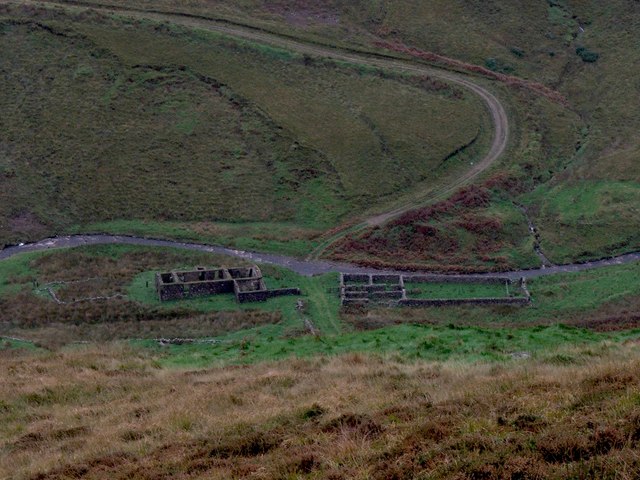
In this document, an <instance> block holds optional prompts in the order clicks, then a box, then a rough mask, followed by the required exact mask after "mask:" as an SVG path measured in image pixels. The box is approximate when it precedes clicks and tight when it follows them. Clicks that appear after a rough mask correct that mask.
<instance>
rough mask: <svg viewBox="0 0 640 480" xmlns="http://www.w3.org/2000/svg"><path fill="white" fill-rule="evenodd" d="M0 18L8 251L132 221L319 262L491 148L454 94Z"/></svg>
mask: <svg viewBox="0 0 640 480" xmlns="http://www.w3.org/2000/svg"><path fill="white" fill-rule="evenodd" d="M4 9H5V11H4V13H3V14H2V15H3V17H2V18H1V19H0V21H1V23H2V28H1V29H0V32H1V34H0V42H2V48H1V49H0V51H1V52H2V54H1V55H2V65H3V70H2V81H3V86H4V87H5V88H3V89H2V93H1V94H0V95H2V96H1V97H0V105H1V106H2V110H3V112H5V115H3V116H2V119H1V120H0V122H2V123H1V125H0V126H1V127H2V128H1V130H2V133H1V134H0V135H2V137H1V138H0V172H1V175H0V182H1V186H2V192H3V200H4V201H3V202H2V203H1V205H0V209H1V210H0V236H1V238H0V241H4V242H10V241H14V242H15V241H18V240H25V239H27V238H35V237H38V236H42V235H44V234H50V233H53V232H56V231H57V232H60V231H64V230H67V231H68V230H71V229H72V228H76V229H82V225H89V224H93V225H96V224H98V223H99V225H101V226H102V227H103V228H104V229H117V228H118V225H123V223H122V220H129V221H131V223H130V224H129V225H130V227H129V228H130V230H131V229H132V228H133V227H132V226H135V227H137V228H138V229H143V230H144V229H146V230H147V231H148V232H149V231H152V229H153V228H154V227H153V225H158V224H160V225H162V223H163V222H173V225H178V227H177V229H184V230H186V231H187V232H190V235H191V236H192V237H199V236H200V237H206V238H211V239H214V240H216V239H217V240H220V239H225V238H227V239H229V237H234V236H235V237H243V236H249V237H253V238H254V242H255V241H256V239H257V241H258V242H262V243H263V244H265V245H263V246H266V248H270V247H271V248H273V246H272V245H270V244H269V241H268V240H264V239H263V240H261V239H260V237H261V235H262V236H264V235H265V233H264V232H265V231H269V233H270V235H271V239H273V237H276V238H275V239H274V240H275V241H278V240H281V241H282V240H289V241H294V242H298V244H296V245H294V246H293V247H291V248H289V250H290V251H291V250H296V249H300V248H303V247H301V246H300V243H302V244H303V246H305V245H306V250H308V249H309V248H308V247H309V243H310V242H311V239H312V238H313V237H314V236H315V235H317V234H318V233H320V232H322V231H323V230H324V229H327V228H330V227H332V226H334V225H335V224H336V223H337V222H338V221H339V220H340V219H342V218H344V217H345V216H346V215H348V214H349V212H350V209H354V212H358V211H361V210H362V209H363V208H364V207H365V206H369V205H371V204H380V203H384V202H386V201H388V200H389V198H390V197H389V195H391V194H393V193H395V192H398V191H401V190H402V191H411V189H412V188H414V187H416V186H418V185H424V184H437V182H438V181H440V180H441V177H442V176H443V175H445V176H446V175H447V174H448V173H450V172H455V171H456V169H457V168H461V167H462V164H460V162H456V159H453V160H450V161H448V162H446V163H444V160H445V159H446V158H447V157H449V155H450V154H451V153H452V152H454V151H456V150H458V149H460V148H461V147H463V146H465V145H467V144H470V143H471V144H473V145H474V146H473V147H472V148H471V150H473V151H476V152H477V151H479V150H481V148H482V145H483V143H484V142H485V141H486V138H485V127H484V122H485V119H484V111H483V107H482V106H481V105H480V103H479V101H478V100H477V99H476V98H475V97H473V96H471V95H468V94H466V93H464V92H463V91H462V90H460V89H459V88H456V87H452V86H450V85H447V84H445V83H443V82H439V81H434V80H432V79H428V78H418V77H410V76H403V75H396V74H394V73H392V72H380V71H376V70H366V69H361V68H354V67H351V66H349V65H344V64H340V65H338V64H335V63H331V62H325V61H317V60H315V59H313V58H306V57H302V56H298V55H295V54H292V53H290V52H285V51H281V50H276V49H271V48H267V47H262V46H257V45H252V44H249V43H246V42H236V41H234V40H232V39H230V38H226V37H221V36H218V35H214V34H210V33H205V32H201V31H192V30H188V29H184V28H178V27H175V28H174V27H170V26H167V25H161V24H159V23H154V22H140V21H135V22H131V21H124V20H118V19H113V18H110V17H106V16H101V15H97V14H92V15H83V14H65V13H63V12H60V11H56V12H54V11H49V10H38V9H19V8H17V7H16V8H7V7H4ZM408 111H410V112H411V115H406V112H408ZM474 149H475V150H474ZM471 155H473V153H471ZM362 172H366V174H363V173H362ZM115 221H120V223H117V222H115ZM110 222H115V223H110ZM147 222H155V223H153V224H152V225H151V226H149V227H148V228H147V227H145V225H147ZM218 222H221V224H220V226H218V225H219V223H218ZM238 222H241V223H240V224H238ZM243 222H251V223H250V224H253V225H259V228H257V229H255V228H252V227H251V226H249V228H245V227H244V226H243V225H242V223H243ZM233 223H236V226H234V225H233ZM110 227H111V228H110ZM171 229H172V227H170V226H169V225H167V227H166V229H165V230H164V231H165V232H166V234H169V235H171V234H172V232H171ZM221 229H222V230H224V229H226V230H227V231H229V232H230V233H229V234H227V235H225V233H220V230H221ZM159 230H161V231H162V230H163V227H162V226H161V227H159ZM257 230H260V231H257ZM203 232H204V233H203ZM212 232H213V233H212ZM182 234H183V235H185V233H184V232H183V233H182ZM236 241H238V240H236ZM304 242H306V244H305V243H304ZM276 248H282V247H276Z"/></svg>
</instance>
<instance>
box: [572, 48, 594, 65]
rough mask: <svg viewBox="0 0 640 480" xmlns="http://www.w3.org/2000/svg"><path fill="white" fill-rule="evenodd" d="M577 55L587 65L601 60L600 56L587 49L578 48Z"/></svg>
mask: <svg viewBox="0 0 640 480" xmlns="http://www.w3.org/2000/svg"><path fill="white" fill-rule="evenodd" d="M576 54H577V55H578V56H579V57H580V58H581V59H582V61H583V62H586V63H595V62H597V61H598V58H600V54H599V53H596V52H593V51H591V50H589V49H588V48H586V47H578V48H576Z"/></svg>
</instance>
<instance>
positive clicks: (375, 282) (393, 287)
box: [340, 273, 531, 307]
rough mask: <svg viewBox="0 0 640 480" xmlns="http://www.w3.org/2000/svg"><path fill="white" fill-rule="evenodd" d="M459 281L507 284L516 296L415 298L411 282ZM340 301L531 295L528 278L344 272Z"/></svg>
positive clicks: (509, 299)
mask: <svg viewBox="0 0 640 480" xmlns="http://www.w3.org/2000/svg"><path fill="white" fill-rule="evenodd" d="M420 283H458V284H494V285H504V286H505V292H507V291H510V292H511V293H512V294H513V295H514V296H505V297H489V298H442V299H438V298H411V296H410V295H408V293H407V288H406V286H407V285H408V284H420ZM340 300H341V303H342V305H343V306H348V305H364V306H366V305H376V306H380V305H383V306H399V307H444V306H451V305H516V306H517V305H521V306H524V305H529V304H530V303H531V295H530V294H529V290H528V289H527V283H526V280H525V279H524V278H521V279H520V280H518V281H513V280H511V279H510V278H508V277H485V276H475V277H473V276H472V277H469V276H464V277H463V276H451V275H387V274H380V275H376V274H351V273H341V274H340Z"/></svg>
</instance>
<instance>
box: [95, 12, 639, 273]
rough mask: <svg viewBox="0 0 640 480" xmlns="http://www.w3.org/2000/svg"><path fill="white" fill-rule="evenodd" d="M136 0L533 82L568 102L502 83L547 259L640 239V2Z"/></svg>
mask: <svg viewBox="0 0 640 480" xmlns="http://www.w3.org/2000/svg"><path fill="white" fill-rule="evenodd" d="M87 3H90V2H87ZM94 3H103V4H112V5H125V6H131V5H132V4H131V2H124V1H120V0H108V1H106V0H105V1H104V2H94ZM133 6H135V7H137V8H142V9H153V10H158V11H167V12H172V11H178V12H183V13H191V14H196V15H202V16H208V17H212V18H224V19H228V20H231V21H235V22H241V23H247V24H250V25H254V26H258V27H260V28H265V29H268V30H272V31H276V32H280V33H283V34H287V35H292V36H296V37H300V38H304V39H307V40H310V41H315V42H321V43H329V44H336V45H343V46H350V47H355V48H359V49H365V50H371V49H376V48H377V47H376V44H377V43H378V42H380V41H384V42H387V43H392V44H396V45H405V46H408V47H414V48H417V49H419V50H422V51H425V52H433V53H435V54H438V55H443V56H446V57H450V58H453V59H456V60H460V61H463V62H467V63H468V64H470V65H477V66H482V67H485V68H489V69H492V70H494V71H496V72H500V73H506V74H510V75H514V76H517V77H522V78H524V79H528V80H531V81H536V82H541V83H542V84H544V85H546V86H547V87H549V88H551V89H554V90H557V91H558V92H559V93H560V94H561V95H562V96H564V97H565V98H566V100H567V105H568V106H567V107H566V108H563V109H560V110H561V111H558V109H556V108H552V107H549V106H546V105H544V104H543V103H544V102H541V101H540V100H539V99H536V98H531V97H530V96H527V95H524V96H523V92H515V91H513V90H511V91H509V92H506V95H507V96H509V97H511V103H512V106H513V108H514V111H512V112H511V113H512V116H513V118H514V119H515V120H516V124H517V126H518V131H517V132H516V136H515V137H516V138H515V142H516V143H515V145H514V149H513V151H512V152H511V154H510V156H509V158H508V159H507V164H506V165H505V167H504V168H505V169H506V170H508V171H509V173H510V174H512V175H513V176H514V177H516V178H517V179H519V181H522V182H524V183H525V184H526V190H528V191H532V192H533V193H531V194H529V195H523V192H522V191H519V192H515V193H514V194H513V195H512V197H513V198H516V199H517V200H518V201H519V202H520V203H526V204H527V205H528V206H529V208H530V212H531V214H532V215H533V217H534V218H535V220H536V222H537V223H538V224H539V227H540V231H541V234H542V242H543V247H544V249H545V251H546V253H547V255H548V256H549V257H550V258H551V259H552V260H553V261H557V262H564V261H568V260H570V259H583V258H593V257H599V256H604V255H608V254H612V253H617V252H620V251H629V250H634V249H638V248H639V247H640V243H639V242H640V239H639V238H638V236H637V233H636V232H637V231H638V226H639V225H640V212H639V211H638V207H637V206H638V205H639V204H640V203H639V200H640V198H639V195H640V192H639V191H638V175H640V168H639V167H638V165H640V163H639V162H638V161H637V160H638V158H639V157H638V155H639V154H638V146H639V145H640V138H639V137H638V135H637V131H638V128H639V127H640V124H639V122H640V120H638V118H639V117H638V115H637V114H636V110H637V109H636V105H635V102H634V101H633V100H632V99H635V98H637V96H638V94H639V89H640V86H639V85H638V82H637V79H636V76H635V73H634V70H633V68H630V66H631V65H635V64H637V63H638V61H640V48H638V43H637V41H636V35H635V32H636V31H637V29H638V27H639V26H640V7H639V6H638V3H637V2H628V1H625V0H615V1H612V2H607V4H606V6H605V5H603V4H602V2H596V1H587V2H583V1H580V2H578V1H573V0H546V1H543V0H540V1H535V2H527V3H526V4H523V3H522V2H521V3H513V2H511V3H509V2H499V1H492V2H479V1H471V2H470V1H462V0H455V1H444V0H433V1H430V2H421V1H418V0H401V1H394V2H386V1H382V2H371V1H364V0H363V1H358V2H344V1H341V0H333V1H330V2H323V4H322V5H317V4H314V3H311V2H300V1H297V0H295V1H294V0H279V1H265V2H263V1H257V0H244V1H239V2H238V1H233V2H231V1H222V2H216V4H215V5H212V4H211V3H210V2H206V1H194V2H189V4H188V5H185V4H184V3H182V2H176V1H174V0H147V1H142V0H140V1H137V2H135V3H134V4H133ZM387 53H391V54H398V53H397V52H387ZM398 55H399V54H398ZM496 87H497V86H496ZM497 88H498V87H497ZM563 117H564V118H563ZM603 190H604V191H603ZM576 192H580V194H577V193H576ZM565 210H571V211H572V213H571V214H566V213H565ZM603 232H606V235H604V234H603ZM577 240H579V241H577Z"/></svg>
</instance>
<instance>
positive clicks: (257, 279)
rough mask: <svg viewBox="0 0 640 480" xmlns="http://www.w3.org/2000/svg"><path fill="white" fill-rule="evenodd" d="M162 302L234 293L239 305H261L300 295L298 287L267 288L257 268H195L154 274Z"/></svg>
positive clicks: (255, 266)
mask: <svg viewBox="0 0 640 480" xmlns="http://www.w3.org/2000/svg"><path fill="white" fill-rule="evenodd" d="M155 283H156V291H157V293H158V298H159V299H160V301H162V302H166V301H171V300H182V299H186V298H195V297H205V296H210V295H221V294H225V293H233V294H235V296H236V300H237V301H238V302H239V303H245V302H261V301H265V300H268V299H269V298H273V297H278V296H283V295H300V289H299V288H282V289H275V290H269V289H267V287H266V285H265V283H264V280H263V278H262V272H261V270H260V268H259V267H258V266H257V265H253V266H251V267H236V268H212V269H207V268H205V267H196V269H195V270H190V271H174V272H166V273H157V274H156V279H155Z"/></svg>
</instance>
